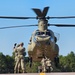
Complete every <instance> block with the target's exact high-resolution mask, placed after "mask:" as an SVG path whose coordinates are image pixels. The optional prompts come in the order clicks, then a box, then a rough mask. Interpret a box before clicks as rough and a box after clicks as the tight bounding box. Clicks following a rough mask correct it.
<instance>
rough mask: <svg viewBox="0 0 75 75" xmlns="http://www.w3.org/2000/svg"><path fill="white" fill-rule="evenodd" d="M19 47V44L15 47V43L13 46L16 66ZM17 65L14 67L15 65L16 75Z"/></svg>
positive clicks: (15, 71)
mask: <svg viewBox="0 0 75 75" xmlns="http://www.w3.org/2000/svg"><path fill="white" fill-rule="evenodd" d="M19 46H20V45H19V44H18V45H17V43H15V44H14V48H13V50H14V55H15V64H16V62H17V59H18V52H17V47H19ZM18 65H19V64H16V65H15V68H14V73H17V72H18V71H17V69H18Z"/></svg>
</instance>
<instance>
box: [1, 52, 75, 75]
mask: <svg viewBox="0 0 75 75" xmlns="http://www.w3.org/2000/svg"><path fill="white" fill-rule="evenodd" d="M25 63H26V68H27V72H37V66H38V65H39V64H40V63H39V62H33V65H32V68H29V66H28V64H29V62H28V57H25ZM14 65H15V61H14V53H13V54H12V56H9V55H4V54H3V53H1V52H0V74H1V73H14ZM57 69H58V71H60V72H75V53H74V52H73V51H71V52H70V53H69V54H67V55H66V56H63V55H59V66H58V67H57Z"/></svg>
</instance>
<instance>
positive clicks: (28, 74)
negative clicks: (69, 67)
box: [0, 72, 75, 75]
mask: <svg viewBox="0 0 75 75" xmlns="http://www.w3.org/2000/svg"><path fill="white" fill-rule="evenodd" d="M0 75H75V72H61V73H58V72H57V73H22V74H21V73H19V74H0Z"/></svg>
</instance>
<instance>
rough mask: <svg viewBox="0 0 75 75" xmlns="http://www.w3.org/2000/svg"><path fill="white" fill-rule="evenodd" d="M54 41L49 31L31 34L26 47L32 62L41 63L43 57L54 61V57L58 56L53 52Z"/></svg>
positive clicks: (51, 32)
mask: <svg viewBox="0 0 75 75" xmlns="http://www.w3.org/2000/svg"><path fill="white" fill-rule="evenodd" d="M54 39H55V36H54V33H53V31H51V30H46V31H44V32H42V31H39V30H36V31H34V32H33V34H32V36H31V39H30V43H29V45H28V54H29V56H32V58H33V61H41V59H42V58H43V57H44V56H45V57H48V58H50V59H51V60H52V61H53V60H54V57H56V56H57V55H58V52H56V51H55V41H54Z"/></svg>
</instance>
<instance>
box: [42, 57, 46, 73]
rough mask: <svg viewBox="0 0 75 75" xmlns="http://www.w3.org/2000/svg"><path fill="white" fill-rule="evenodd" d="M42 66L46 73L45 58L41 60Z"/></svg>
mask: <svg viewBox="0 0 75 75" xmlns="http://www.w3.org/2000/svg"><path fill="white" fill-rule="evenodd" d="M41 64H42V72H46V59H45V58H43V59H42V60H41Z"/></svg>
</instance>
